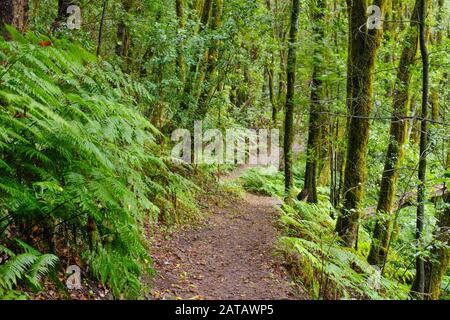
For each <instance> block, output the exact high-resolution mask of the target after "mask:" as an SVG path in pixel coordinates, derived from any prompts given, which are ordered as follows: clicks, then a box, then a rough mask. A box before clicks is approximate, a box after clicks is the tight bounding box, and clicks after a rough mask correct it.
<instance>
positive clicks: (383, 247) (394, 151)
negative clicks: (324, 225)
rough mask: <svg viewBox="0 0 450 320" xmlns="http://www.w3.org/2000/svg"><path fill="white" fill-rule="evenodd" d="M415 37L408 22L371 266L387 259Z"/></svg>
mask: <svg viewBox="0 0 450 320" xmlns="http://www.w3.org/2000/svg"><path fill="white" fill-rule="evenodd" d="M418 3H419V1H416V4H415V7H414V10H413V12H412V15H411V21H417V19H418ZM418 38H419V30H418V27H417V24H416V23H414V22H411V23H410V26H409V30H408V33H407V35H406V38H405V40H404V43H403V50H402V54H401V58H400V63H399V67H398V71H397V79H396V83H395V89H394V96H393V111H392V120H391V127H390V134H389V135H390V137H389V145H388V149H387V152H386V156H385V162H384V170H383V175H382V178H381V185H380V193H379V196H378V204H377V210H376V212H377V213H378V215H377V220H376V222H375V229H374V233H373V240H372V245H371V248H370V253H369V257H368V261H369V263H370V264H374V265H378V266H382V265H383V263H384V260H385V258H386V252H387V247H388V243H389V237H390V234H391V229H392V211H393V205H394V199H395V192H396V187H397V180H398V174H399V167H400V163H401V160H402V158H403V147H404V144H405V142H406V137H407V128H408V120H407V119H406V117H408V113H409V109H410V83H411V76H412V73H411V67H412V66H413V65H414V64H415V61H416V59H415V58H416V55H417V48H418Z"/></svg>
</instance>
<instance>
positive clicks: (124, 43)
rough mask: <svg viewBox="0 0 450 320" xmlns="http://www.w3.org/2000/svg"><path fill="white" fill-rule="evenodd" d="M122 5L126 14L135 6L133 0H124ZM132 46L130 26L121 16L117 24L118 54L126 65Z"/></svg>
mask: <svg viewBox="0 0 450 320" xmlns="http://www.w3.org/2000/svg"><path fill="white" fill-rule="evenodd" d="M122 7H123V10H124V11H125V14H128V13H129V12H130V10H131V8H132V7H133V0H122ZM130 47H131V34H130V28H129V27H128V26H127V24H126V22H125V19H123V18H121V19H120V21H119V24H118V26H117V44H116V54H117V55H118V56H120V57H122V58H123V60H124V67H126V66H127V64H128V57H129V52H130Z"/></svg>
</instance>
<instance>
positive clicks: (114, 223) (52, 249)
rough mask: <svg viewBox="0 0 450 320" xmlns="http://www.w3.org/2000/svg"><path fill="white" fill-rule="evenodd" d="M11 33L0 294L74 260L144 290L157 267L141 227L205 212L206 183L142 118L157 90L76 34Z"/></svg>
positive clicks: (3, 74) (0, 193) (2, 138)
mask: <svg viewBox="0 0 450 320" xmlns="http://www.w3.org/2000/svg"><path fill="white" fill-rule="evenodd" d="M10 32H11V33H12V34H13V36H14V41H10V42H6V41H4V40H3V39H2V38H1V37H0V61H1V63H0V242H1V245H0V262H4V263H2V264H1V268H0V298H1V297H7V296H5V295H6V294H8V295H9V297H11V295H16V296H17V297H23V295H21V294H20V292H19V291H14V290H13V289H20V288H23V286H26V285H27V284H28V285H31V287H32V288H38V287H39V284H38V283H39V280H41V277H42V276H43V275H44V274H46V273H48V271H49V270H50V269H52V268H53V270H54V267H56V266H57V265H59V267H60V268H61V267H66V266H67V265H70V264H72V263H75V262H76V261H83V262H85V263H86V270H87V271H89V273H90V274H91V275H93V276H94V277H95V278H98V279H100V281H101V282H102V283H103V284H105V285H107V286H109V287H110V288H111V290H112V292H113V294H114V296H116V297H126V298H138V297H139V296H140V295H141V289H142V288H141V281H140V277H141V276H143V275H146V274H147V275H148V274H152V272H153V268H152V261H151V257H150V256H149V254H148V250H147V249H148V248H147V244H146V239H145V230H144V226H145V225H148V224H152V223H155V222H157V221H163V222H166V223H171V222H182V221H185V220H189V219H190V218H192V217H196V216H197V215H198V210H197V207H196V203H195V200H193V199H194V197H193V195H194V194H195V193H196V192H197V191H198V190H199V187H198V185H196V184H194V183H193V182H191V181H190V180H189V179H186V178H185V177H183V175H184V174H185V173H186V174H188V173H187V172H188V171H187V170H185V169H183V168H182V167H175V166H174V165H173V164H172V163H171V162H169V161H168V158H166V156H165V155H164V152H163V148H162V147H161V145H162V144H164V140H163V137H162V136H161V134H160V133H159V132H158V130H157V129H155V128H154V127H153V126H152V125H151V124H150V122H149V121H148V120H147V119H146V118H145V117H143V116H142V111H143V110H145V108H148V107H149V106H150V105H151V102H152V96H151V95H150V94H149V92H148V91H147V90H146V88H145V87H144V86H143V85H142V84H141V83H139V82H137V81H134V80H133V79H131V78H130V77H129V76H127V75H125V74H123V73H122V72H121V71H120V70H119V69H118V68H115V67H114V66H113V65H111V64H109V63H108V62H106V61H99V60H98V59H97V57H96V56H95V55H92V54H91V53H89V52H88V51H86V50H85V49H83V48H82V47H81V46H80V45H78V44H76V43H71V42H69V41H67V40H58V39H51V40H50V39H47V38H40V37H38V36H36V35H34V34H31V33H29V34H27V35H26V36H23V35H20V34H18V33H17V32H15V31H14V30H10ZM25 243H27V245H26V247H24V246H25ZM32 247H34V248H37V249H38V250H39V251H41V252H46V253H51V254H44V255H43V254H41V253H39V252H38V251H37V250H35V249H32ZM56 257H59V263H58V261H57V258H56Z"/></svg>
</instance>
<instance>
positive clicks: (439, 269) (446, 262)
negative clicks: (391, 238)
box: [425, 192, 450, 300]
mask: <svg viewBox="0 0 450 320" xmlns="http://www.w3.org/2000/svg"><path fill="white" fill-rule="evenodd" d="M443 201H444V204H445V205H446V207H445V208H444V210H443V211H442V213H441V214H440V216H439V222H438V224H437V228H436V230H435V234H434V242H435V244H434V245H433V248H432V249H431V252H430V257H431V258H430V259H428V260H427V261H426V262H425V298H426V299H429V300H439V297H440V293H441V282H442V279H443V278H444V275H445V273H446V272H447V270H448V267H449V266H450V249H449V248H450V233H449V232H450V192H447V193H446V194H444V197H443Z"/></svg>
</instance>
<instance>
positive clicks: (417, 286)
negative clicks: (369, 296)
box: [411, 0, 429, 299]
mask: <svg viewBox="0 0 450 320" xmlns="http://www.w3.org/2000/svg"><path fill="white" fill-rule="evenodd" d="M419 1H420V6H419V27H420V36H419V39H420V53H421V56H422V119H421V125H420V129H421V131H420V153H419V175H418V177H419V186H418V188H417V220H416V241H417V245H418V251H419V253H420V251H421V250H422V249H423V248H422V247H423V225H424V216H425V205H424V203H425V184H426V172H427V152H428V151H427V147H428V121H427V117H428V86H429V83H428V81H429V79H428V78H429V74H428V68H429V62H428V50H427V43H426V35H425V17H426V1H425V0H419ZM411 293H412V295H413V296H415V297H417V298H418V299H424V293H425V261H424V258H423V257H422V254H418V255H417V258H416V276H415V279H414V284H413V286H412V288H411Z"/></svg>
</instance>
